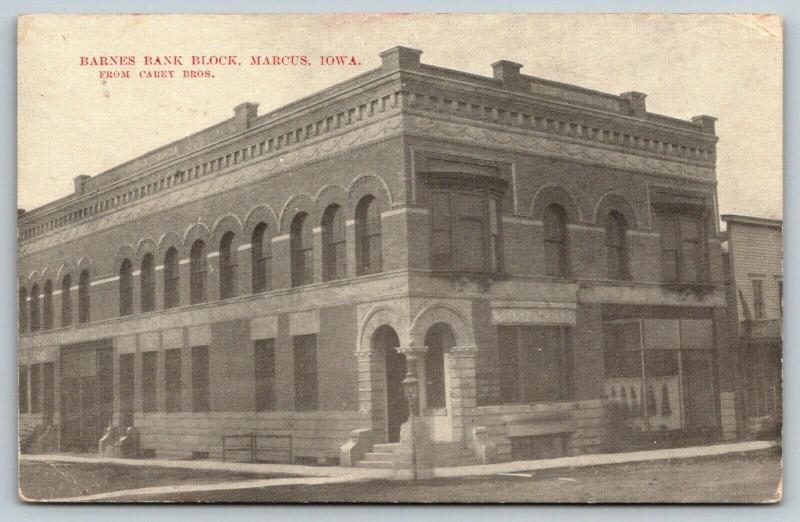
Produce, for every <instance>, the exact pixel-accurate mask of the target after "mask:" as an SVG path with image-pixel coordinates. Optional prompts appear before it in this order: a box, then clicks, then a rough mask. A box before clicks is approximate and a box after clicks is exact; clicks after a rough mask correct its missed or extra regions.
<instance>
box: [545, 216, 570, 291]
mask: <svg viewBox="0 0 800 522" xmlns="http://www.w3.org/2000/svg"><path fill="white" fill-rule="evenodd" d="M544 256H545V270H546V274H547V275H549V276H553V277H567V276H568V274H569V257H568V255H567V213H566V212H565V211H564V208H563V207H561V206H560V205H556V204H553V205H550V206H548V207H547V208H546V209H544Z"/></svg>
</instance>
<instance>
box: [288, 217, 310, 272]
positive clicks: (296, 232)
mask: <svg viewBox="0 0 800 522" xmlns="http://www.w3.org/2000/svg"><path fill="white" fill-rule="evenodd" d="M289 243H290V249H291V258H292V286H301V285H307V284H310V283H313V282H314V242H313V237H312V232H311V220H310V219H309V217H308V214H306V213H305V212H301V213H299V214H297V215H296V216H295V217H294V219H293V220H292V227H291V230H290V238H289Z"/></svg>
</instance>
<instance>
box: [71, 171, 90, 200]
mask: <svg viewBox="0 0 800 522" xmlns="http://www.w3.org/2000/svg"><path fill="white" fill-rule="evenodd" d="M90 179H91V176H87V175H85V174H84V175H83V176H76V177H74V178H72V181H73V183H75V194H77V195H78V196H80V195H81V194H83V193H85V192H86V182H87V181H89V180H90Z"/></svg>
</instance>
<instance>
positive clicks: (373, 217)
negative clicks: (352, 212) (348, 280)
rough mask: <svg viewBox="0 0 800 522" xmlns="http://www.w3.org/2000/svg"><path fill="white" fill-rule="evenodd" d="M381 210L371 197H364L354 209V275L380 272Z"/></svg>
mask: <svg viewBox="0 0 800 522" xmlns="http://www.w3.org/2000/svg"><path fill="white" fill-rule="evenodd" d="M382 264H383V254H382V244H381V209H380V205H378V202H377V200H376V199H375V198H374V197H372V196H364V197H363V198H361V201H359V202H358V206H357V207H356V274H357V275H363V274H373V273H376V272H380V271H381V270H382Z"/></svg>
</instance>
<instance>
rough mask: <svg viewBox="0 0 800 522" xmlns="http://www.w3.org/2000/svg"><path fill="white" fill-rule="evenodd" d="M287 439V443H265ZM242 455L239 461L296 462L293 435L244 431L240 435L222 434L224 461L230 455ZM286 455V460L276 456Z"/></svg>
mask: <svg viewBox="0 0 800 522" xmlns="http://www.w3.org/2000/svg"><path fill="white" fill-rule="evenodd" d="M269 440H277V441H286V443H285V444H279V445H278V446H275V445H264V442H265V441H269ZM231 454H233V455H240V457H239V459H237V461H238V462H242V459H246V460H244V461H245V462H288V463H289V464H291V463H292V462H294V452H293V448H292V436H291V435H274V434H273V435H257V434H255V433H244V434H239V435H223V436H222V461H223V462H226V461H228V459H229V457H230V455H231ZM276 456H285V458H286V460H278V459H276V458H274V457H276Z"/></svg>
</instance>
